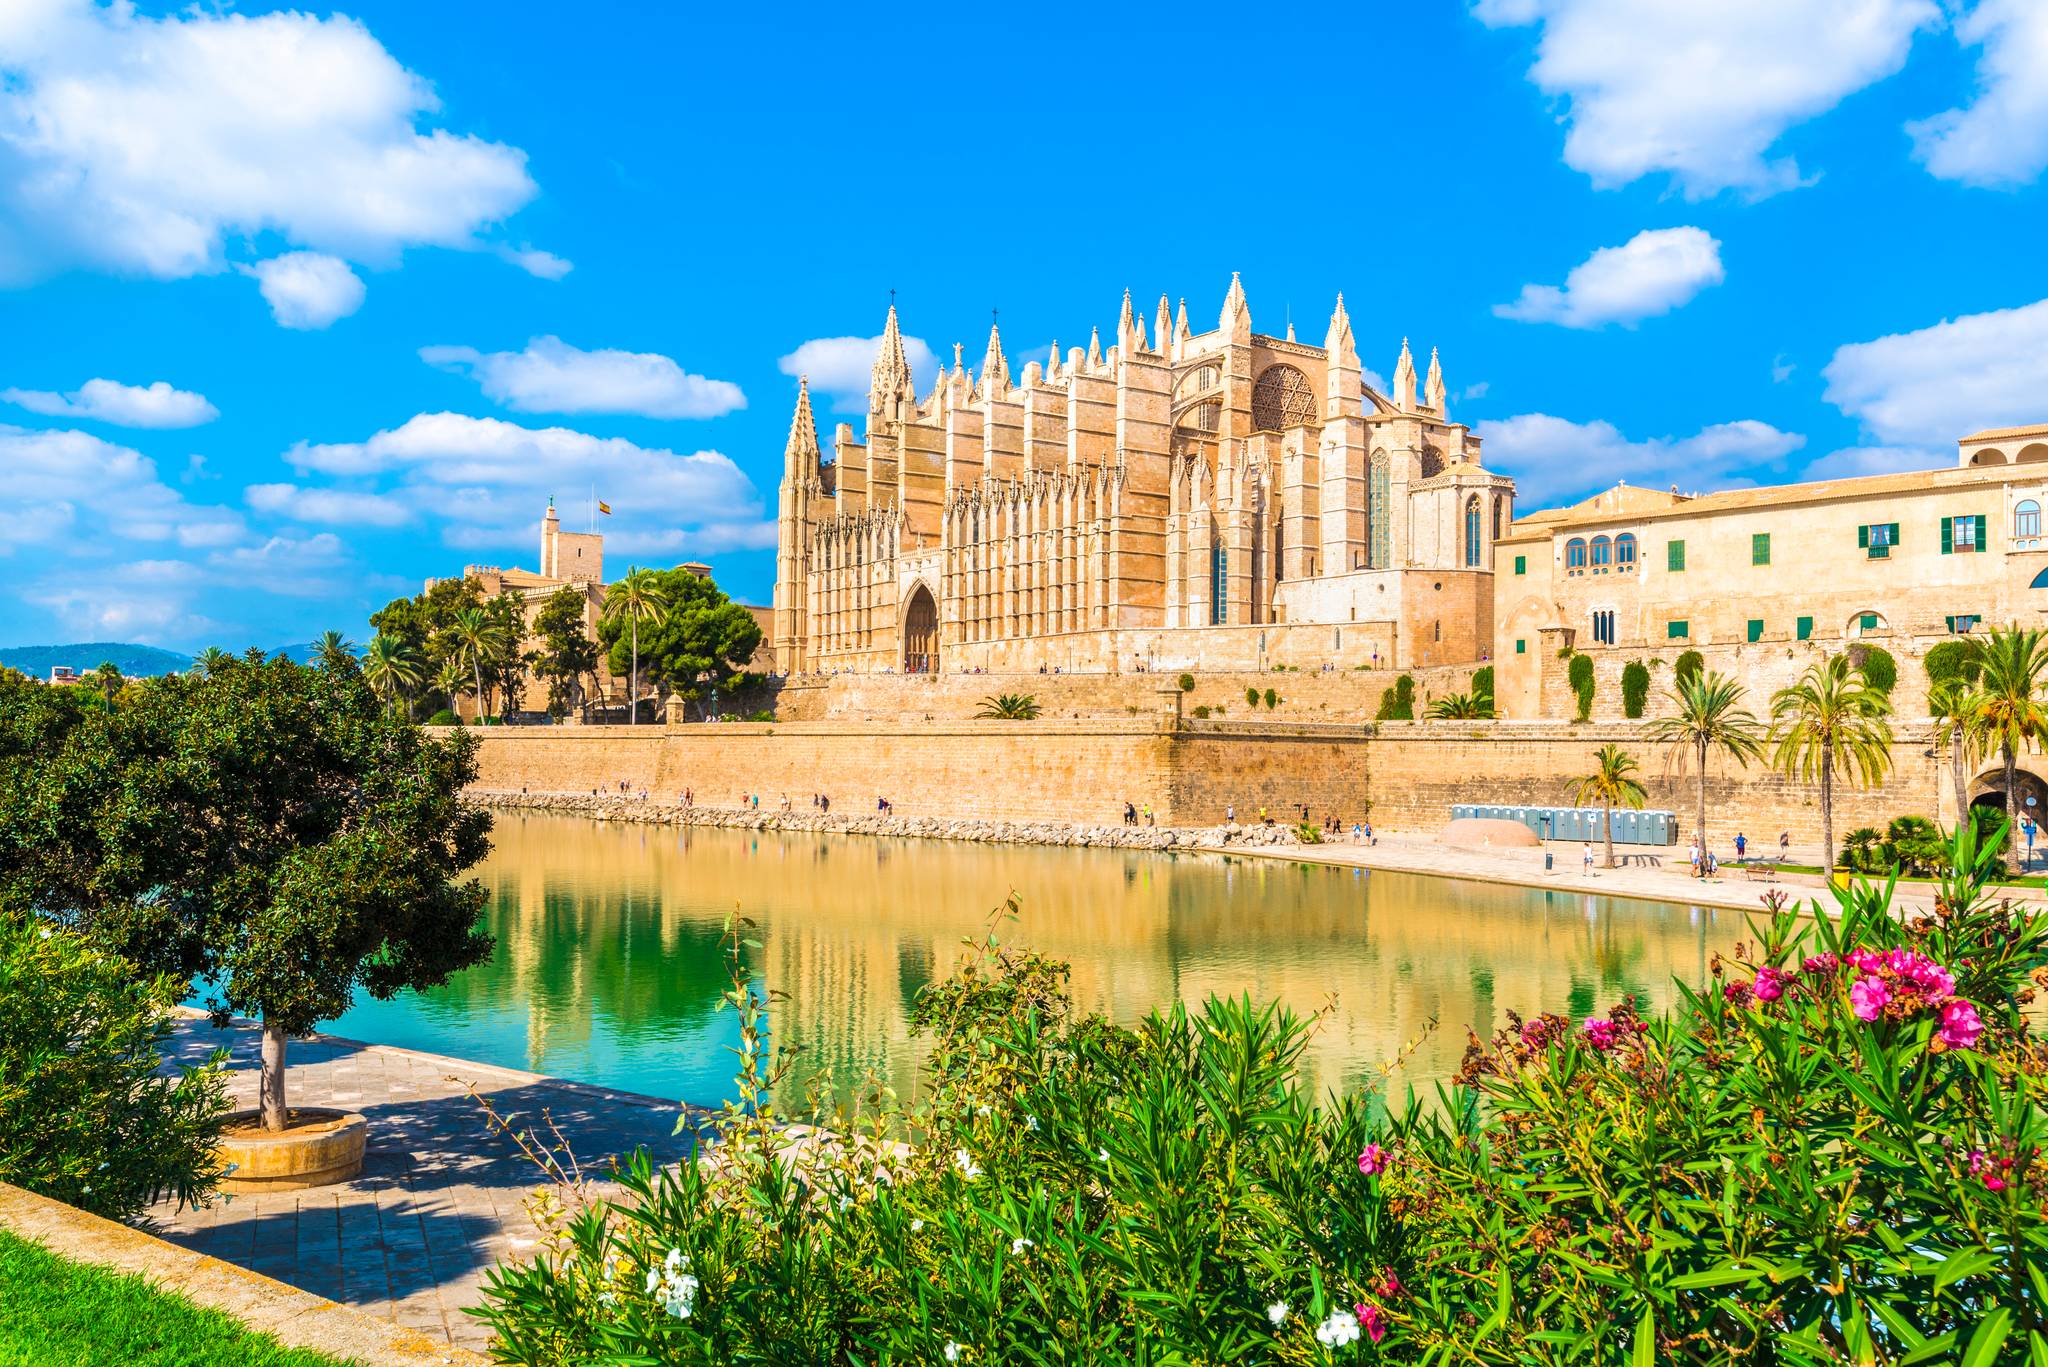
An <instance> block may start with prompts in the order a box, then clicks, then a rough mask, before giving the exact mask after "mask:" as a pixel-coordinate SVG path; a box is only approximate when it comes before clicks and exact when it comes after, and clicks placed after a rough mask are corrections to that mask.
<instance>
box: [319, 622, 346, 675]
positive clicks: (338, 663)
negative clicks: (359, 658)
mask: <svg viewBox="0 0 2048 1367" xmlns="http://www.w3.org/2000/svg"><path fill="white" fill-rule="evenodd" d="M313 660H314V662H315V663H316V664H318V665H319V666H320V667H321V668H322V669H325V670H337V669H340V668H341V667H342V666H343V665H344V664H354V663H355V662H356V643H355V642H354V641H351V640H349V638H348V637H346V636H344V635H342V634H341V633H340V632H338V631H323V632H321V633H320V634H319V635H318V636H316V637H314V638H313Z"/></svg>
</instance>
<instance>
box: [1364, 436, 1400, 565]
mask: <svg viewBox="0 0 2048 1367" xmlns="http://www.w3.org/2000/svg"><path fill="white" fill-rule="evenodd" d="M1390 497H1392V495H1391V494H1390V492H1389V479H1388V475H1387V453H1386V452H1385V451H1375V452H1373V455H1372V487H1371V489H1370V490H1369V491H1368V497H1367V501H1366V505H1365V519H1366V533H1367V540H1368V541H1369V542H1370V544H1371V549H1372V567H1373V568H1374V569H1376V570H1383V569H1387V568H1388V567H1390V566H1391V565H1392V563H1393V559H1394V548H1393V537H1392V535H1391V534H1390V531H1389V514H1390V513H1391V511H1392V510H1391V509H1389V508H1388V507H1387V500H1388V499H1389V498H1390Z"/></svg>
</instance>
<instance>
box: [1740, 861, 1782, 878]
mask: <svg viewBox="0 0 2048 1367" xmlns="http://www.w3.org/2000/svg"><path fill="white" fill-rule="evenodd" d="M1742 876H1743V877H1745V878H1747V879H1749V881H1750V882H1752V883H1757V882H1763V883H1775V882H1777V881H1778V866H1777V865H1776V864H1773V863H1771V862H1770V861H1769V860H1765V859H1759V860H1756V861H1753V862H1746V863H1744V864H1743V866H1742Z"/></svg>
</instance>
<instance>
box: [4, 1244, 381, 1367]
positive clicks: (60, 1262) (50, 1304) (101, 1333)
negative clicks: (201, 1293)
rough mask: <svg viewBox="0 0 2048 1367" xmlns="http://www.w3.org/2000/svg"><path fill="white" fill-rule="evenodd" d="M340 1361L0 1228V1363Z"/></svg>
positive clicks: (325, 1365)
mask: <svg viewBox="0 0 2048 1367" xmlns="http://www.w3.org/2000/svg"><path fill="white" fill-rule="evenodd" d="M111 1363H121V1364H133V1365H134V1367H341V1364H340V1362H339V1360H338V1359H335V1358H331V1357H327V1356H325V1355H324V1354H321V1353H311V1352H306V1351H304V1350H303V1349H298V1348H285V1347H283V1346H281V1345H280V1344H279V1343H278V1342H277V1340H276V1339H273V1338H271V1337H270V1336H269V1335H267V1334H256V1333H251V1332H250V1331H249V1330H247V1329H245V1328H243V1327H242V1326H241V1325H240V1324H238V1323H236V1322H235V1320H234V1319H233V1318H231V1317H230V1316H228V1315H224V1314H222V1313H221V1312H219V1311H218V1310H203V1309H201V1308H200V1307H198V1306H196V1305H194V1304H192V1302H190V1301H188V1300H185V1299H184V1298H183V1297H181V1296H175V1295H171V1294H170V1293H168V1292H164V1291H159V1290H157V1289H156V1288H154V1287H152V1286H151V1285H150V1284H149V1283H148V1282H147V1281H145V1280H143V1279H142V1278H141V1277H137V1276H133V1275H131V1274H128V1273H122V1272H111V1271H108V1270H107V1269H105V1268H99V1267H92V1266H89V1265H87V1264H83V1263H74V1262H70V1261H68V1260H66V1259H64V1258H60V1257H58V1256H57V1255H56V1254H54V1253H52V1252H50V1251H49V1250H48V1249H46V1248H44V1247H43V1246H42V1245H40V1244H33V1243H29V1242H27V1241H26V1240H23V1239H17V1238H16V1237H14V1236H13V1235H12V1234H8V1233H6V1232H5V1231H0V1367H96V1365H97V1364H111Z"/></svg>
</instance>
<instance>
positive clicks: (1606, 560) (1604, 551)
mask: <svg viewBox="0 0 2048 1367" xmlns="http://www.w3.org/2000/svg"><path fill="white" fill-rule="evenodd" d="M1613 560H1614V543H1613V542H1611V541H1609V540H1608V539H1607V538H1606V537H1604V536H1596V537H1594V538H1593V568H1594V569H1596V570H1605V569H1606V568H1607V567H1608V565H1609V564H1611V563H1612V562H1613Z"/></svg>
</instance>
